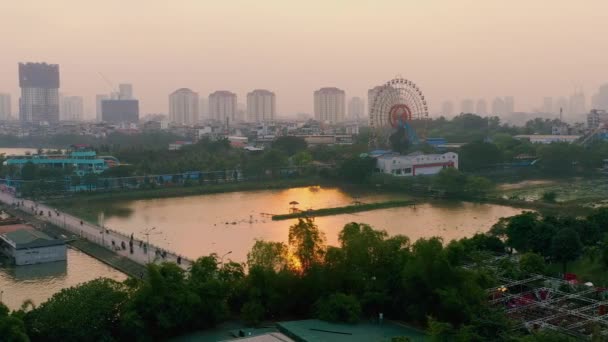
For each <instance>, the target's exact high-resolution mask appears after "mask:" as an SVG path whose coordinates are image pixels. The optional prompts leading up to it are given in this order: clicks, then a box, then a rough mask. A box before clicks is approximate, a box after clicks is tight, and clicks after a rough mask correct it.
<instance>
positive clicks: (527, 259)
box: [519, 253, 545, 274]
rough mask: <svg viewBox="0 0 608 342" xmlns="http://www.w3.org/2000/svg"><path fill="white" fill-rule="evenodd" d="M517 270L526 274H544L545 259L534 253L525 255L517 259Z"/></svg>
mask: <svg viewBox="0 0 608 342" xmlns="http://www.w3.org/2000/svg"><path fill="white" fill-rule="evenodd" d="M519 268H520V269H521V270H522V272H525V273H527V274H530V273H536V274H543V273H545V259H544V258H543V257H542V256H540V255H538V254H536V253H525V254H523V255H522V256H521V257H520V258H519Z"/></svg>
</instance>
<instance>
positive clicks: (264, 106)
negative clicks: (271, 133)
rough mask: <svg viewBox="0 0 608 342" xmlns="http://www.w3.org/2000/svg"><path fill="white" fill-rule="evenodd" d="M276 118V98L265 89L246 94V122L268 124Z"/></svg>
mask: <svg viewBox="0 0 608 342" xmlns="http://www.w3.org/2000/svg"><path fill="white" fill-rule="evenodd" d="M275 117H276V96H275V94H274V93H273V92H271V91H269V90H265V89H256V90H254V91H252V92H250V93H248V94H247V121H249V122H269V121H274V120H275Z"/></svg>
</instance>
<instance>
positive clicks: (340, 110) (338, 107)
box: [314, 87, 345, 123]
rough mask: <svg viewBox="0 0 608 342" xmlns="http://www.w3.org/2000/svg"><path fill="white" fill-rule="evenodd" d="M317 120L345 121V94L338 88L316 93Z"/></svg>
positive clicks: (323, 89)
mask: <svg viewBox="0 0 608 342" xmlns="http://www.w3.org/2000/svg"><path fill="white" fill-rule="evenodd" d="M314 102H315V119H317V120H319V121H321V122H331V123H337V122H342V121H344V112H345V93H344V90H341V89H338V88H333V87H331V88H321V89H319V90H317V91H315V93H314Z"/></svg>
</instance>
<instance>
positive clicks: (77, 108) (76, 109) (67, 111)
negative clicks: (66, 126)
mask: <svg viewBox="0 0 608 342" xmlns="http://www.w3.org/2000/svg"><path fill="white" fill-rule="evenodd" d="M83 117H84V103H83V99H82V96H64V97H62V98H61V121H81V120H82V119H83Z"/></svg>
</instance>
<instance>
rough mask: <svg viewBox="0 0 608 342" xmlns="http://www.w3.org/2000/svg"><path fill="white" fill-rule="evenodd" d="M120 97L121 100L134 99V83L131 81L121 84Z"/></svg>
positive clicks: (119, 88)
mask: <svg viewBox="0 0 608 342" xmlns="http://www.w3.org/2000/svg"><path fill="white" fill-rule="evenodd" d="M118 98H119V99H120V100H133V85H132V84H130V83H121V84H119V85H118Z"/></svg>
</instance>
